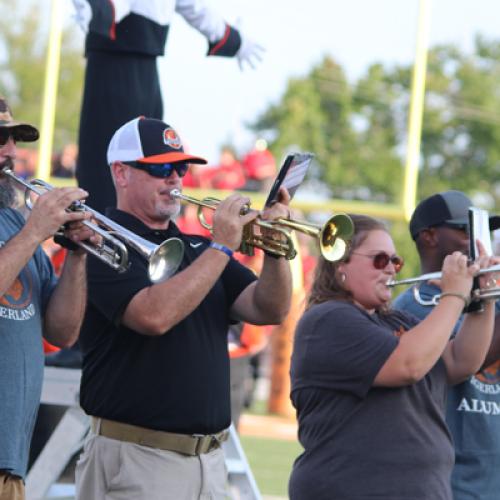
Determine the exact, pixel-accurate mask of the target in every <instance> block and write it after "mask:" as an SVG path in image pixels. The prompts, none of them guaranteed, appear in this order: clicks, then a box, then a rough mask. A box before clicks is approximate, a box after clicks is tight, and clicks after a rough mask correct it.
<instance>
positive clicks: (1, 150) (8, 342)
mask: <svg viewBox="0 0 500 500" xmlns="http://www.w3.org/2000/svg"><path fill="white" fill-rule="evenodd" d="M37 139H38V130H37V129H36V128H35V127H33V126H32V125H29V124H27V123H20V122H15V121H14V120H13V117H12V113H11V111H10V109H9V106H8V105H7V102H6V100H5V99H3V98H0V498H8V499H10V500H21V499H24V496H25V493H24V483H23V480H24V477H25V475H26V468H27V463H28V451H29V444H30V440H31V434H32V432H33V426H34V423H35V417H36V414H37V410H38V405H39V403H40V395H41V389H42V380H43V364H44V363H43V361H44V358H43V350H42V335H43V336H44V337H45V339H47V340H48V341H49V342H50V343H51V344H54V345H56V346H59V347H67V346H70V345H72V344H73V343H74V342H75V340H76V338H77V336H78V332H79V329H80V325H81V321H82V317H83V311H84V309H85V300H86V283H85V281H86V279H85V260H86V258H85V253H83V251H82V250H72V251H70V252H69V253H68V257H67V259H66V263H65V265H64V269H63V271H62V274H61V277H60V279H59V281H57V279H56V277H55V275H54V271H53V269H52V266H51V264H50V261H49V259H48V257H47V256H46V255H45V254H44V253H43V251H42V249H41V247H40V244H41V243H42V242H43V241H45V240H46V239H47V238H50V237H51V236H53V235H54V234H55V233H56V232H57V231H58V230H59V228H60V227H61V226H62V225H64V224H67V223H69V224H70V228H69V229H68V230H67V231H66V232H65V234H66V236H67V237H69V238H70V239H71V240H73V242H78V241H81V240H85V239H88V238H91V239H92V240H94V235H93V232H92V231H90V230H89V229H87V228H86V227H85V226H83V225H82V224H81V223H80V222H79V221H82V220H84V219H87V218H88V217H89V214H86V213H83V212H74V211H68V210H67V209H68V207H69V206H70V205H71V204H72V203H73V202H75V201H77V200H82V199H84V198H85V197H86V196H87V194H88V193H87V192H86V191H84V190H82V189H79V188H61V189H53V190H51V191H48V192H47V193H45V194H43V195H42V196H40V197H39V198H38V199H37V201H36V202H35V203H34V205H33V208H32V211H31V213H30V214H29V216H28V218H27V220H26V221H25V220H24V218H23V216H22V215H21V214H20V213H19V212H18V211H17V210H15V209H14V208H13V204H14V200H15V190H14V187H13V186H12V181H11V180H10V179H9V178H7V177H6V176H5V175H2V173H1V170H2V169H4V168H9V169H13V164H14V161H15V159H16V142H32V141H36V140H37ZM94 241H95V240H94ZM76 248H79V247H76Z"/></svg>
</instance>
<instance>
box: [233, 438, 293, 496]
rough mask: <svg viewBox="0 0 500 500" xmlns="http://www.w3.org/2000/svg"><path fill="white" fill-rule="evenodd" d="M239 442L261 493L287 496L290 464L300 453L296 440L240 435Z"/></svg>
mask: <svg viewBox="0 0 500 500" xmlns="http://www.w3.org/2000/svg"><path fill="white" fill-rule="evenodd" d="M240 440H241V444H242V446H243V448H244V450H245V455H246V457H247V460H248V462H249V464H250V468H251V469H252V472H253V475H254V476H255V480H256V481H257V485H258V486H259V489H260V492H261V493H262V494H263V495H273V496H280V497H285V498H287V484H288V477H289V476H290V471H291V470H292V464H293V461H294V460H295V458H296V457H297V456H298V455H299V454H300V453H301V451H302V448H301V446H300V445H299V443H298V442H297V441H285V440H278V439H268V438H256V437H250V436H241V438H240Z"/></svg>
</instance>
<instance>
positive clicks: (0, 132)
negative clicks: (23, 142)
mask: <svg viewBox="0 0 500 500" xmlns="http://www.w3.org/2000/svg"><path fill="white" fill-rule="evenodd" d="M10 137H12V139H13V141H14V142H16V139H15V137H14V135H13V134H12V130H9V129H8V128H0V147H3V146H5V145H6V144H7V143H8V142H9V138H10Z"/></svg>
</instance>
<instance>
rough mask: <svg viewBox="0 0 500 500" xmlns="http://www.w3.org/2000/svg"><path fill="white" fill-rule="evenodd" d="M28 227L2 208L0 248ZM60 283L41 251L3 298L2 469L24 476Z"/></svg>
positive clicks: (0, 377) (0, 348) (0, 344)
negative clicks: (50, 314) (45, 326)
mask: <svg viewBox="0 0 500 500" xmlns="http://www.w3.org/2000/svg"><path fill="white" fill-rule="evenodd" d="M23 224H24V219H23V217H22V216H21V214H20V213H19V212H16V211H15V210H12V209H8V208H6V209H1V210H0V246H3V245H5V243H6V242H7V241H8V240H9V239H10V238H12V236H14V235H15V234H16V233H18V232H19V230H20V229H21V228H22V226H23ZM55 285H56V278H55V276H54V273H53V270H52V266H51V264H50V261H49V259H48V258H47V256H46V255H45V254H44V253H43V251H42V249H41V248H40V247H39V248H38V249H37V251H36V252H35V254H34V256H33V257H32V258H31V259H30V261H29V262H28V264H27V265H26V267H25V268H24V269H23V270H22V271H21V273H20V274H19V276H18V277H17V279H16V280H15V281H14V283H13V284H12V285H11V287H10V288H9V290H7V292H5V294H4V295H3V296H2V297H0V469H2V470H7V471H9V472H10V473H11V474H14V475H17V476H20V477H24V476H25V474H26V467H27V462H28V451H29V445H30V441H31V435H32V432H33V426H34V424H35V418H36V414H37V411H38V405H39V403H40V394H41V387H42V379H43V361H44V358H43V349H42V318H43V313H44V311H45V307H46V305H47V303H48V300H49V298H50V295H51V293H52V291H53V289H54V287H55Z"/></svg>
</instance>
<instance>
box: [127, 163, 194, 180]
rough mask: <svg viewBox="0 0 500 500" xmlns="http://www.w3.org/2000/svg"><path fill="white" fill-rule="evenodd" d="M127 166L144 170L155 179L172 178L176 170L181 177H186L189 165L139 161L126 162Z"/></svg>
mask: <svg viewBox="0 0 500 500" xmlns="http://www.w3.org/2000/svg"><path fill="white" fill-rule="evenodd" d="M123 163H125V165H128V166H129V167H133V168H138V169H139V170H144V171H145V172H147V173H148V174H149V175H151V176H153V177H159V178H162V179H164V178H166V177H170V176H171V175H172V173H173V171H174V170H175V171H176V172H177V175H178V176H179V177H184V176H185V175H186V172H187V170H188V164H187V163H184V162H180V163H141V162H138V161H124V162H123Z"/></svg>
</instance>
